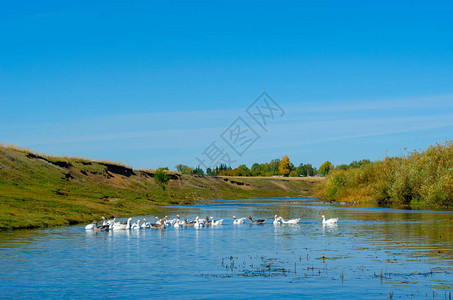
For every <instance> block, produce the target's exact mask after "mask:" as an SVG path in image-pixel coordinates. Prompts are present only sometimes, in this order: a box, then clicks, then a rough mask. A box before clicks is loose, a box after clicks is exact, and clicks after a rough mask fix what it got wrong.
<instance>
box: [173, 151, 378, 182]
mask: <svg viewBox="0 0 453 300" xmlns="http://www.w3.org/2000/svg"><path fill="white" fill-rule="evenodd" d="M369 163H371V161H370V160H369V159H363V160H360V161H353V162H351V163H350V164H348V165H339V166H337V167H336V168H334V166H333V165H332V163H331V162H329V161H326V162H324V163H323V164H322V165H321V167H320V168H319V171H318V170H317V169H316V168H315V167H313V166H312V164H304V163H301V164H300V165H299V166H297V167H296V166H295V165H294V164H293V163H292V162H291V161H290V159H289V157H288V155H284V156H283V157H282V159H278V158H277V159H273V160H271V161H270V162H266V163H254V164H253V165H252V167H251V168H249V167H247V166H246V165H239V166H238V167H236V168H234V169H233V168H231V167H230V166H228V165H226V164H220V165H217V166H215V167H212V168H206V171H204V170H203V169H202V168H200V167H196V168H192V167H189V166H186V165H183V164H179V165H177V166H176V170H177V171H178V172H180V173H181V174H185V175H193V174H197V175H199V176H204V175H207V176H263V177H271V176H279V175H282V176H285V177H287V176H290V177H305V176H314V175H316V174H319V173H321V174H323V175H324V176H326V175H327V174H329V172H330V171H331V170H333V169H335V170H338V169H341V170H347V169H349V168H359V167H361V166H363V165H366V164H369Z"/></svg>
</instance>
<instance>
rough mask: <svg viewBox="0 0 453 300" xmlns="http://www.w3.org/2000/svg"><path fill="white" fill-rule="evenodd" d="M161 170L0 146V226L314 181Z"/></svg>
mask: <svg viewBox="0 0 453 300" xmlns="http://www.w3.org/2000/svg"><path fill="white" fill-rule="evenodd" d="M164 172H165V176H163V174H162V170H134V169H132V168H130V167H128V166H125V165H123V164H121V163H115V162H109V161H92V160H88V159H84V158H71V157H54V156H49V155H42V154H37V153H34V152H31V151H28V150H24V149H19V148H17V147H11V146H9V147H8V146H6V147H5V146H0V230H5V229H18V228H43V227H49V226H59V225H70V224H77V223H81V222H91V221H93V220H94V219H99V218H100V217H101V216H105V217H107V218H112V217H118V218H121V217H129V216H134V215H149V214H155V213H158V212H159V209H160V207H162V206H165V205H182V204H190V203H194V202H200V201H206V200H214V199H235V198H270V197H308V196H311V195H312V191H313V187H314V185H315V183H316V182H318V181H319V178H256V177H247V178H233V177H228V178H226V177H203V176H198V177H194V176H191V175H181V174H180V173H177V172H171V171H167V170H165V171H164ZM156 174H157V176H156V180H155V178H154V177H155V175H156ZM157 179H159V180H157Z"/></svg>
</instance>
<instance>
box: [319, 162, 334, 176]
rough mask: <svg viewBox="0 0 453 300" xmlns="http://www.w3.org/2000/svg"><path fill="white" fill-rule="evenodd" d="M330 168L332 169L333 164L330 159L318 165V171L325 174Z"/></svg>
mask: <svg viewBox="0 0 453 300" xmlns="http://www.w3.org/2000/svg"><path fill="white" fill-rule="evenodd" d="M330 169H333V165H332V163H331V162H330V161H326V162H324V163H323V164H322V165H321V166H320V167H319V173H321V174H322V175H324V176H326V175H327V174H329V172H330Z"/></svg>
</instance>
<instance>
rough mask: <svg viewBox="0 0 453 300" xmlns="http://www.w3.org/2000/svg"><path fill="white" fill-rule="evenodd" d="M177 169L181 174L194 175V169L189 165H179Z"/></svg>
mask: <svg viewBox="0 0 453 300" xmlns="http://www.w3.org/2000/svg"><path fill="white" fill-rule="evenodd" d="M176 170H177V171H178V172H179V173H181V174H185V175H192V174H193V169H192V168H191V167H189V166H186V165H181V164H179V165H177V166H176Z"/></svg>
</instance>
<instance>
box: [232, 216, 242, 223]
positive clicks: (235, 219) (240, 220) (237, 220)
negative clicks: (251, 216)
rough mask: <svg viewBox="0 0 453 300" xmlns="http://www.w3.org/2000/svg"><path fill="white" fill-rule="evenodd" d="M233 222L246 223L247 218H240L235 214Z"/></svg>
mask: <svg viewBox="0 0 453 300" xmlns="http://www.w3.org/2000/svg"><path fill="white" fill-rule="evenodd" d="M233 220H234V221H233V224H244V223H245V218H239V219H237V218H236V217H235V216H233Z"/></svg>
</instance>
